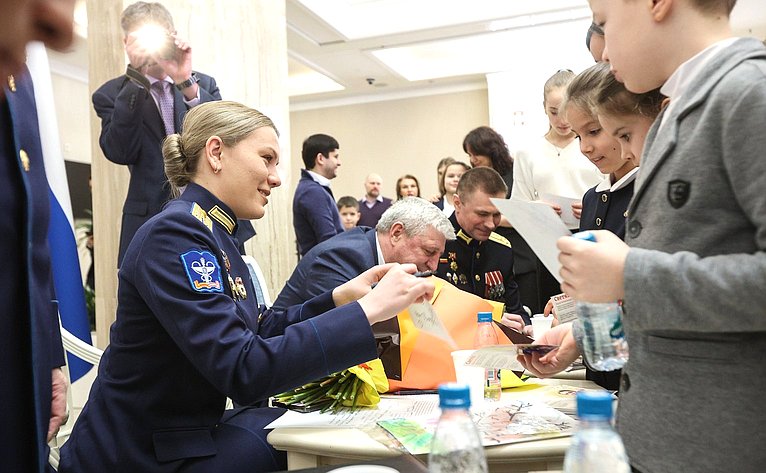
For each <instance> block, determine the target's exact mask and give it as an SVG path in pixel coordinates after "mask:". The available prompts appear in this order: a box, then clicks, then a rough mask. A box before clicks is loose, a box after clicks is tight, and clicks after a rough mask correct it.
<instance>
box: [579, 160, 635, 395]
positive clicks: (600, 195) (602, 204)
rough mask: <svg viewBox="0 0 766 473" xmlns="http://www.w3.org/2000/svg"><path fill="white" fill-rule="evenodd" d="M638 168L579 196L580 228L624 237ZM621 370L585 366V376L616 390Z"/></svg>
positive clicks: (607, 179)
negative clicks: (603, 369) (596, 369)
mask: <svg viewBox="0 0 766 473" xmlns="http://www.w3.org/2000/svg"><path fill="white" fill-rule="evenodd" d="M637 173H638V168H635V169H633V170H631V171H630V172H628V174H626V175H625V176H623V177H622V179H620V180H619V181H617V182H615V183H614V185H612V183H611V182H610V180H609V178H608V177H607V178H606V179H604V181H603V182H602V183H600V184H599V185H597V186H596V187H592V188H590V189H588V191H587V192H585V195H584V196H583V198H582V214H581V215H580V231H581V232H583V231H586V230H609V231H610V232H612V233H614V234H615V235H617V236H618V237H620V238H621V239H623V240H624V239H625V222H626V221H627V216H628V204H630V199H631V198H632V197H633V183H634V182H635V180H636V174H637ZM621 376H622V370H614V371H595V370H592V369H590V368H588V369H587V370H586V372H585V378H586V379H588V380H590V381H593V382H594V383H596V384H598V385H599V386H601V387H603V388H605V389H609V390H611V391H616V390H618V389H620V377H621Z"/></svg>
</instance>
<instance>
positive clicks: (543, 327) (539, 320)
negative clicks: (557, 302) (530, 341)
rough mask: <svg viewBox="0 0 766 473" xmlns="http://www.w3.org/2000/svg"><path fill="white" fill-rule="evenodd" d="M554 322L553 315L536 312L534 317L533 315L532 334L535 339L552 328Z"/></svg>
mask: <svg viewBox="0 0 766 473" xmlns="http://www.w3.org/2000/svg"><path fill="white" fill-rule="evenodd" d="M552 322H553V316H552V315H549V316H548V317H546V316H544V315H543V314H535V315H534V317H532V336H533V337H534V339H535V340H537V339H539V338H540V337H542V336H543V335H544V334H545V332H547V331H548V330H550V329H551V323H552Z"/></svg>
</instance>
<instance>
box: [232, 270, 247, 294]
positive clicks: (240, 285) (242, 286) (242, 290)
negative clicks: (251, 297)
mask: <svg viewBox="0 0 766 473" xmlns="http://www.w3.org/2000/svg"><path fill="white" fill-rule="evenodd" d="M234 283H235V284H236V285H237V291H239V297H240V298H241V299H242V300H245V299H247V289H245V284H244V283H243V282H242V278H241V277H239V276H237V278H236V279H235V280H234Z"/></svg>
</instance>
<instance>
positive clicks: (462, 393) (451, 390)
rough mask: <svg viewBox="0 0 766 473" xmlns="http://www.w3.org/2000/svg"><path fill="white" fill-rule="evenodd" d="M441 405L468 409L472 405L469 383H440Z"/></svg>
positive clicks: (443, 407) (445, 407)
mask: <svg viewBox="0 0 766 473" xmlns="http://www.w3.org/2000/svg"><path fill="white" fill-rule="evenodd" d="M439 407H440V408H442V409H468V408H469V407H471V396H470V391H469V389H468V385H467V384H463V383H445V384H440V385H439Z"/></svg>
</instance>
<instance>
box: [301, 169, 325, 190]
mask: <svg viewBox="0 0 766 473" xmlns="http://www.w3.org/2000/svg"><path fill="white" fill-rule="evenodd" d="M306 172H307V173H309V176H311V179H314V181H316V182H317V183H318V184H319V185H320V186H325V187H330V180H329V179H327V178H326V177H324V176H323V175H321V174H317V173H315V172H314V171H309V170H308V169H306Z"/></svg>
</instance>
